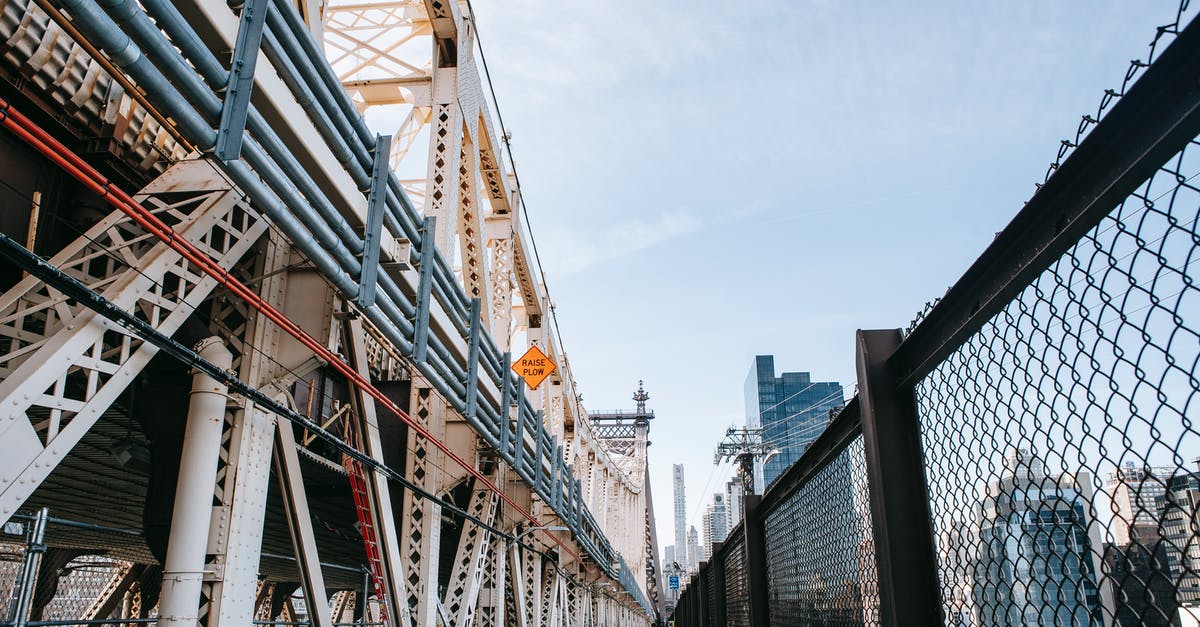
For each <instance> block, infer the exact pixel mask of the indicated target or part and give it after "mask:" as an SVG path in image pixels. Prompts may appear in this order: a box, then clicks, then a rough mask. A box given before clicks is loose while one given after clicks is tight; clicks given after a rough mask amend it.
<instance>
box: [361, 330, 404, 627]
mask: <svg viewBox="0 0 1200 627" xmlns="http://www.w3.org/2000/svg"><path fill="white" fill-rule="evenodd" d="M367 337H368V333H367V331H366V330H365V327H364V325H363V323H362V321H361V320H359V319H357V318H352V319H350V320H348V321H347V322H346V335H345V338H346V344H347V347H348V349H349V353H350V354H349V358H350V363H351V365H353V366H354V367H355V368H356V369H357V370H358V373H359V374H360V375H363V376H365V377H367V378H368V379H369V378H370V376H371V374H370V364H371V357H370V351H369V350H368V348H367V343H366V338H367ZM381 358H382V355H381ZM351 396H352V399H353V401H352V402H353V403H354V407H355V412H354V414H355V416H356V417H357V418H358V427H359V428H358V430H357V431H358V433H360V434H362V436H361V437H360V440H361V441H360V443H359V444H360V445H361V446H362V447H363V449H362V450H363V452H364V453H366V454H367V455H370V456H371V458H372V459H374V460H375V461H377V462H380V463H383V462H384V458H383V441H382V439H381V438H380V435H379V416H378V415H377V413H376V411H375V400H374V399H372V398H370V397H369V396H367V395H366V394H365V393H363V392H362V390H359V389H357V388H355V389H354V390H353V391H352V392H351ZM365 474H366V475H367V476H366V479H367V481H366V487H367V496H368V498H369V499H370V501H371V511H372V513H373V514H374V522H375V525H376V529H377V530H378V532H379V533H378V542H379V544H380V547H379V556H380V559H381V560H382V561H383V572H384V581H383V588H384V590H385V594H386V595H387V599H386V600H385V603H384V607H385V612H386V616H387V621H388V624H389V625H408V624H410V622H411V620H412V618H411V612H410V611H409V605H408V602H407V600H408V593H407V592H406V590H407V589H408V584H407V583H406V579H405V576H404V573H405V568H404V566H405V564H404V560H403V559H402V558H401V544H400V536H399V534H398V532H397V529H396V513H395V511H394V510H393V509H392V497H391V490H390V487H389V486H388V479H387V476H386V475H384V474H383V472H382V471H380V470H377V469H376V470H370V471H369V472H367V473H365ZM401 600H403V601H404V603H400V602H399V601H401ZM359 602H360V603H365V602H366V599H360V601H359Z"/></svg>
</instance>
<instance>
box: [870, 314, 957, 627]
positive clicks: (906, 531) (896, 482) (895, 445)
mask: <svg viewBox="0 0 1200 627" xmlns="http://www.w3.org/2000/svg"><path fill="white" fill-rule="evenodd" d="M901 340H902V336H901V333H900V330H899V329H889V330H877V331H862V330H860V331H859V332H858V335H857V359H856V362H857V370H858V395H859V402H860V403H861V407H862V410H861V419H862V431H863V448H864V451H865V455H866V463H867V485H868V486H869V487H870V493H871V499H870V500H871V518H872V522H873V527H874V531H875V559H876V564H878V568H879V616H880V619H881V621H882V623H883V624H884V625H935V624H936V625H940V624H942V602H941V593H940V589H939V587H938V576H937V554H936V552H935V550H934V542H933V526H932V517H931V515H930V511H929V490H928V487H927V486H926V485H925V471H924V458H923V455H922V452H921V431H920V424H919V421H918V417H917V404H916V397H915V395H914V393H913V388H912V387H911V386H904V387H899V386H898V385H897V384H898V379H897V377H896V374H895V372H893V371H892V369H891V368H890V367H889V366H888V364H887V360H888V358H889V357H891V355H892V353H893V352H895V350H896V347H898V346H899V345H900V342H901Z"/></svg>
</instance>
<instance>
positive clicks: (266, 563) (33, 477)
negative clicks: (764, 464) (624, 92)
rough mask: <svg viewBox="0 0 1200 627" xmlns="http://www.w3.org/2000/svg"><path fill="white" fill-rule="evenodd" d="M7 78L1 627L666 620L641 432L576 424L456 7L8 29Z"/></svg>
mask: <svg viewBox="0 0 1200 627" xmlns="http://www.w3.org/2000/svg"><path fill="white" fill-rule="evenodd" d="M0 48H2V50H3V55H2V57H0V76H2V77H3V79H4V80H3V81H0V123H2V124H3V126H4V130H3V131H0V144H2V147H0V158H3V160H4V168H5V178H6V182H5V183H4V187H3V190H2V191H0V196H3V202H4V203H5V204H4V216H3V219H2V220H0V231H2V233H3V235H0V238H2V239H0V256H2V257H3V258H4V260H5V263H3V264H0V289H2V291H3V294H2V295H0V407H3V410H0V412H2V413H0V521H3V523H4V525H3V531H2V533H0V546H2V547H3V549H4V550H3V556H2V558H0V582H2V583H3V584H4V585H5V586H6V588H5V589H4V590H3V591H0V621H2V620H9V621H11V622H12V623H14V624H20V625H37V624H85V623H88V621H91V622H93V623H97V624H99V623H104V624H140V623H157V624H159V625H179V626H183V625H186V626H188V627H191V626H194V625H211V626H216V625H228V626H233V625H236V626H243V625H250V624H285V625H294V624H307V625H313V626H314V627H328V626H332V625H346V624H364V625H366V624H369V625H389V626H400V625H421V626H434V625H446V626H449V625H514V626H521V627H534V626H540V625H547V626H550V625H553V626H564V627H565V626H567V625H622V626H625V625H647V624H651V623H653V622H655V621H656V620H658V618H659V615H660V611H661V599H660V595H659V590H660V588H661V582H660V581H659V572H658V569H657V567H656V564H655V559H656V558H655V556H656V555H657V554H658V550H657V547H656V546H655V543H654V533H653V519H652V513H651V504H650V498H649V483H648V481H647V477H646V468H647V465H646V443H647V440H646V436H647V432H648V429H649V422H648V420H644V419H639V420H638V421H637V426H636V427H634V428H630V429H622V430H620V431H621V433H618V434H609V433H607V429H606V428H603V427H602V426H600V425H602V423H603V421H601V422H593V421H592V420H591V419H590V418H589V414H588V412H587V410H586V409H585V408H584V407H583V406H582V405H581V404H580V402H579V400H578V399H579V398H580V395H579V394H578V392H577V391H576V388H575V380H574V378H573V376H572V373H571V364H570V361H569V360H568V359H567V356H566V354H565V353H564V352H563V350H564V349H563V346H561V344H560V342H559V339H558V335H557V333H556V332H555V327H554V324H555V323H554V320H553V305H552V303H551V301H550V299H549V296H548V293H547V290H546V286H545V284H544V281H543V274H542V271H541V268H540V266H539V263H540V262H539V261H538V259H537V254H536V250H535V248H534V244H533V240H532V236H531V235H530V232H529V230H528V228H527V227H526V224H525V221H524V219H523V218H524V211H523V205H522V203H521V190H520V186H519V184H518V179H517V177H516V173H515V170H514V166H513V161H512V155H511V153H510V152H509V151H508V150H507V136H506V133H505V129H504V128H503V126H502V125H501V124H499V123H498V122H499V119H498V117H497V116H498V112H497V109H496V105H495V102H494V100H493V99H491V98H489V94H491V93H492V91H491V87H490V84H489V82H488V78H487V72H486V67H485V66H483V65H482V58H483V57H482V53H481V51H480V48H479V46H478V44H477V41H476V32H475V21H474V16H473V15H472V13H471V10H470V5H469V4H468V3H466V2H462V1H458V2H456V1H450V2H446V1H442V0H427V1H420V0H401V1H390V2H363V3H354V4H348V3H342V4H325V3H323V2H320V1H313V0H303V1H302V2H299V3H291V2H287V1H285V0H246V1H245V2H233V3H225V2H217V1H212V0H140V1H135V0H4V1H3V2H0ZM370 110H378V111H379V118H380V119H391V120H394V121H396V124H395V127H394V128H389V129H372V128H368V126H367V125H366V123H365V122H364V118H363V114H364V113H366V112H368V111H370ZM531 345H537V346H538V347H539V348H540V349H541V350H542V351H543V352H544V353H546V354H547V355H548V356H549V357H550V358H551V359H552V360H553V361H555V362H556V363H557V364H558V370H557V371H556V372H555V373H554V374H553V375H552V376H551V377H550V379H549V380H547V381H546V382H545V383H543V384H542V385H541V386H539V387H538V389H536V390H530V389H528V387H527V386H526V385H525V384H524V383H523V382H522V381H521V380H520V379H519V378H518V377H517V376H516V375H515V374H514V373H513V371H512V370H511V369H510V364H511V363H512V360H513V356H514V355H519V354H520V353H521V352H523V351H524V350H525V349H526V348H527V347H528V346H531ZM642 395H643V396H644V393H643V394H642ZM638 414H639V415H643V414H645V408H644V399H643V400H642V401H639V408H638ZM651 415H652V414H651ZM626 431H627V432H626ZM9 590H11V591H13V592H12V594H11V597H10V596H9V594H8V592H9ZM118 619H119V620H118ZM55 621H59V622H55ZM62 621H67V622H62Z"/></svg>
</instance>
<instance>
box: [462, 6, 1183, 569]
mask: <svg viewBox="0 0 1200 627" xmlns="http://www.w3.org/2000/svg"><path fill="white" fill-rule="evenodd" d="M1175 4H1176V3H1174V2H1165V1H1156V2H1145V1H1144V0H1142V1H1121V2H1107V1H1104V2H1102V1H1093V2H1086V3H1085V2H1026V1H1018V0H1012V1H1009V2H1001V3H966V2H948V1H947V2H920V3H899V2H867V3H862V2H860V3H851V2H833V1H822V0H814V1H808V2H786V1H775V2H766V1H760V0H746V1H742V2H711V1H708V0H701V1H692V2H681V1H668V2H658V3H642V4H628V3H613V2H603V1H599V0H578V1H569V2H561V1H560V2H550V1H541V0H505V1H504V2H499V1H497V0H476V2H475V11H476V14H477V16H478V18H479V25H478V29H479V32H480V37H481V39H482V40H483V45H484V49H485V52H486V54H487V57H488V61H489V65H490V69H491V73H492V77H493V79H494V82H495V86H496V90H497V93H498V95H499V99H500V104H501V108H502V113H503V115H504V119H505V122H506V123H507V125H508V128H509V129H510V130H511V132H512V133H513V151H514V153H515V155H516V159H517V166H518V170H519V172H520V175H521V182H522V185H523V192H524V195H525V199H526V202H527V205H528V208H529V211H530V221H531V224H532V227H533V230H534V235H535V238H536V240H537V243H538V246H539V248H540V251H541V258H542V261H543V263H544V264H545V267H546V274H547V275H548V277H549V281H550V293H551V296H552V297H553V299H554V300H555V302H556V305H557V311H558V318H559V321H560V326H561V332H562V336H563V339H564V342H565V346H566V350H567V352H568V354H569V356H570V358H571V363H572V366H573V368H574V371H575V376H576V379H577V382H578V385H579V389H580V391H581V392H582V393H583V395H584V402H585V404H586V405H587V406H588V407H589V408H591V409H605V408H615V407H622V408H624V407H629V406H631V405H632V401H630V400H629V397H630V395H631V394H632V392H633V390H634V389H635V388H636V386H637V380H638V379H645V381H646V389H647V391H648V392H649V393H650V394H651V396H652V400H651V401H650V406H651V407H653V408H654V409H655V411H656V413H657V419H656V420H655V423H654V424H653V425H652V428H651V440H652V441H653V443H654V444H653V446H652V447H651V449H650V456H651V461H650V464H651V475H652V480H653V491H654V495H655V497H656V498H655V506H656V517H657V521H658V529H659V537H660V539H661V541H660V545H662V546H665V545H667V544H670V543H671V542H672V539H671V538H672V527H671V524H672V523H671V521H672V516H671V474H670V465H671V464H672V463H683V464H685V466H686V474H687V492H688V511H689V517H690V519H691V520H690V522H691V523H692V524H695V525H696V526H697V527H699V523H700V513H701V511H702V510H701V506H702V503H701V502H700V501H701V499H702V498H711V493H712V492H713V491H714V490H716V489H718V487H719V486H720V485H722V484H723V480H724V479H726V478H728V477H729V476H730V473H731V469H730V468H729V467H728V465H726V466H724V467H722V468H719V469H717V470H716V471H715V472H713V465H712V454H713V450H714V448H715V447H716V444H717V442H718V441H719V440H720V438H721V436H722V435H723V433H724V430H725V428H726V427H727V426H728V425H730V424H733V423H738V424H741V423H742V422H743V421H744V409H743V399H742V384H743V382H744V380H745V377H746V373H747V372H748V370H749V368H750V364H751V360H752V358H753V356H754V355H755V354H774V355H776V366H777V368H779V369H782V370H789V371H795V370H805V371H810V372H812V374H813V378H814V380H836V381H840V382H842V383H843V384H844V385H846V388H847V394H850V393H852V388H853V379H854V352H853V350H854V331H855V329H858V328H895V327H904V326H907V324H908V322H909V320H910V319H911V318H912V317H913V315H914V313H916V312H917V311H918V310H919V309H920V308H921V306H922V305H923V304H924V303H925V302H926V301H927V300H929V299H931V298H933V297H936V296H937V295H939V294H941V293H942V292H943V291H944V290H945V289H946V287H948V286H949V285H950V284H952V283H953V282H954V281H955V280H956V279H957V278H958V276H959V275H960V274H961V273H962V272H963V271H964V270H965V269H966V267H967V265H968V264H969V263H970V262H971V261H972V260H974V258H975V257H976V256H977V255H978V254H979V253H980V252H981V251H982V250H983V248H984V246H986V245H987V243H988V242H989V241H990V240H991V238H992V237H993V235H994V234H995V232H997V231H999V230H1000V229H1001V228H1003V226H1004V225H1005V224H1006V223H1007V222H1008V220H1009V219H1010V218H1011V217H1012V216H1013V214H1014V213H1015V212H1016V211H1017V210H1018V209H1019V208H1020V207H1021V205H1022V203H1023V202H1024V201H1025V200H1026V199H1027V198H1028V197H1029V196H1030V195H1031V194H1032V192H1033V190H1034V185H1033V184H1034V182H1037V181H1041V180H1042V177H1043V175H1044V173H1045V171H1046V167H1047V164H1048V163H1049V162H1050V160H1051V159H1052V158H1053V156H1054V155H1055V153H1056V152H1057V149H1058V145H1059V140H1060V139H1061V138H1063V137H1067V136H1069V135H1070V136H1073V134H1074V130H1075V127H1076V126H1077V124H1078V122H1079V119H1080V116H1081V115H1082V114H1084V113H1088V112H1094V111H1095V109H1096V105H1097V103H1098V102H1099V99H1100V96H1101V95H1102V93H1103V90H1104V89H1105V88H1110V87H1112V88H1116V87H1119V85H1120V81H1121V79H1122V77H1123V76H1124V73H1125V69H1126V67H1127V66H1128V63H1129V61H1130V59H1133V58H1141V57H1144V55H1145V52H1146V50H1147V44H1148V43H1149V42H1150V40H1151V38H1152V37H1153V35H1154V30H1155V27H1156V26H1157V25H1159V24H1163V23H1167V22H1170V21H1171V19H1172V17H1173V14H1174V11H1175ZM710 477H711V480H710V482H709V483H708V484H707V490H706V480H708V479H709V478H710ZM705 492H707V496H706V494H705Z"/></svg>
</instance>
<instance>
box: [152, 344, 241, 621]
mask: <svg viewBox="0 0 1200 627" xmlns="http://www.w3.org/2000/svg"><path fill="white" fill-rule="evenodd" d="M196 349H197V350H196V352H198V353H199V354H200V356H201V357H203V358H205V359H207V360H208V361H210V362H212V363H213V364H214V365H216V366H219V367H221V368H222V369H228V368H229V367H230V366H232V365H233V354H232V353H230V352H229V349H227V348H226V347H225V345H224V343H222V342H221V339H220V338H218V337H210V338H208V339H206V340H204V341H202V342H201V343H200V344H199V345H198V346H197V347H196ZM227 394H228V387H227V386H226V385H225V384H224V383H221V382H220V381H217V380H216V379H213V378H212V377H210V376H208V375H207V374H204V373H202V372H196V373H195V374H194V375H193V376H192V392H191V402H190V403H189V405H188V417H187V426H186V427H185V431H184V436H183V452H182V454H181V455H180V458H179V469H180V472H179V482H178V484H177V488H176V490H175V507H174V510H173V513H172V516H171V535H170V540H169V543H168V544H167V557H166V560H165V562H164V563H163V583H162V596H161V600H160V604H161V605H160V606H159V608H160V609H159V618H158V621H159V624H161V625H166V626H169V627H194V626H195V625H196V622H197V620H198V617H199V612H200V593H201V588H202V587H203V584H204V557H205V554H206V553H207V551H206V549H207V548H208V532H209V523H210V517H209V514H210V513H211V511H212V485H213V482H215V481H216V478H217V461H218V459H219V457H220V452H221V430H222V427H223V426H224V424H225V404H226V402H227V398H228V397H227Z"/></svg>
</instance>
